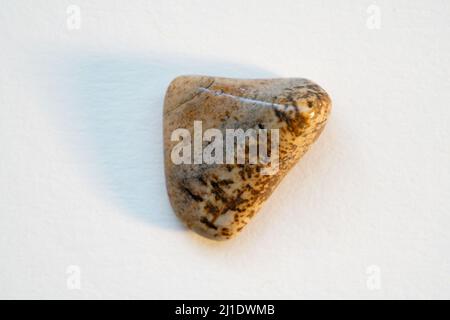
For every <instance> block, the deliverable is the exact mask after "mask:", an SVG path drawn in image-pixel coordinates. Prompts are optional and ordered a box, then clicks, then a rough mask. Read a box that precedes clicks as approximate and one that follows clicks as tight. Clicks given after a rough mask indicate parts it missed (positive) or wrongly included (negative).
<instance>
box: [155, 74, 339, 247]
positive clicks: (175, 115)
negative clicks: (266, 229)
mask: <svg viewBox="0 0 450 320" xmlns="http://www.w3.org/2000/svg"><path fill="white" fill-rule="evenodd" d="M330 110H331V100H330V98H329V96H328V94H327V93H326V92H325V91H324V90H323V89H322V88H321V87H319V86H318V85H317V84H315V83H314V82H311V81H309V80H306V79H301V78H288V79H261V80H241V79H229V78H217V77H208V76H180V77H177V78H176V79H175V80H173V81H172V82H171V83H170V85H169V88H168V89H167V93H166V96H165V101H164V129H163V130H164V157H165V174H166V186H167V191H168V194H169V198H170V202H171V204H172V207H173V209H174V211H175V213H176V215H177V216H178V217H179V218H180V219H181V220H182V221H183V222H184V223H185V224H186V225H187V226H188V227H189V228H191V229H192V230H194V231H195V232H197V233H198V234H200V235H202V236H204V237H207V238H210V239H214V240H224V239H229V238H231V237H233V236H234V235H236V234H237V233H238V232H240V231H241V230H242V229H243V228H244V226H245V225H246V224H247V223H248V222H249V221H250V220H251V218H252V217H253V216H254V215H255V214H256V213H257V212H258V210H259V209H260V207H261V205H262V204H263V202H264V201H265V200H266V199H267V198H268V197H269V196H270V194H271V193H272V192H273V191H274V189H275V187H276V186H277V185H278V184H279V183H280V181H281V180H282V179H283V177H284V175H285V174H286V173H287V172H288V171H289V169H291V168H292V166H294V164H295V163H297V161H298V160H299V159H300V158H301V157H302V155H303V154H304V153H305V152H306V151H307V150H308V148H309V147H310V146H311V144H312V143H313V142H314V141H315V140H316V139H317V137H318V136H319V135H320V133H321V131H322V129H323V128H324V126H325V123H326V120H327V117H328V114H329V112H330ZM208 129H215V130H208ZM240 129H241V130H240ZM199 130H200V131H199ZM242 132H244V133H246V135H245V136H244V137H245V140H244V145H243V147H244V148H241V149H239V146H236V149H234V147H233V146H231V147H230V145H229V144H228V143H227V142H230V141H234V142H236V144H237V141H239V139H238V138H236V135H239V133H240V134H242ZM233 134H234V135H235V136H233ZM228 136H230V137H231V138H233V139H231V138H230V140H228ZM222 137H223V144H220V143H219V142H221V143H222V141H219V140H220V139H221V138H222ZM234 138H236V139H234ZM240 141H241V142H242V140H240ZM213 142H214V146H215V148H212V147H211V146H212V145H213ZM277 142H278V143H277ZM218 143H219V144H218ZM241 146H242V145H241ZM252 147H257V148H255V149H252ZM256 149H257V151H258V153H257V160H258V161H257V162H256V163H255V161H254V160H255V158H253V162H252V163H251V162H250V161H249V158H250V157H251V156H250V151H249V150H253V151H254V150H256ZM239 150H241V153H240V154H241V155H242V154H244V155H245V162H243V161H242V158H241V159H240V160H239ZM263 151H265V152H263ZM242 152H243V153H242ZM211 157H212V158H211ZM211 159H213V160H214V161H212V160H211ZM277 160H278V161H277Z"/></svg>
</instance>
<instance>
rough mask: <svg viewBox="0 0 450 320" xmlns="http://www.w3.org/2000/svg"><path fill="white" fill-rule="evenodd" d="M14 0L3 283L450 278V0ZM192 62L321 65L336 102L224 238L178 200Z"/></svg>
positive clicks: (102, 286)
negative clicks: (165, 122)
mask: <svg viewBox="0 0 450 320" xmlns="http://www.w3.org/2000/svg"><path fill="white" fill-rule="evenodd" d="M69 5H75V6H78V8H79V9H80V14H81V24H80V25H79V26H80V28H78V29H77V28H76V26H75V29H73V28H74V24H73V22H74V21H73V18H74V16H73V14H74V12H75V13H76V9H75V11H73V10H74V8H77V7H70V6H69ZM0 7H1V10H0V149H1V156H0V297H1V298H68V299H76V298H191V299H195V298H213V299H225V298H237V299H238V298H268V299H270V298H375V299H377V298H450V234H449V231H450V216H449V214H450V126H449V123H450V104H449V100H450V81H449V71H450V40H449V39H450V23H449V17H450V2H449V1H446V0H441V1H439V0H433V1H425V0H423V1H406V0H404V1H399V0H396V1H365V0H360V1H332V0H329V1H317V0H316V1H312V0H311V1H300V0H295V1H287V0H283V1H281V0H280V1H256V0H254V1H242V0H235V1H223V0H221V1H216V0H208V1H181V0H180V1H167V0H164V1H144V0H140V1H126V0H123V1H107V0H105V1H99V0H97V1H81V0H79V1H76V0H73V1H59V0H58V1H56V0H54V1H48V0H45V1H44V0H41V1H16V0H15V1H13V0H11V1H6V0H1V1H0ZM68 8H69V11H67V9H68ZM378 9H379V13H380V15H379V16H378ZM378 18H380V19H378ZM75 23H76V21H75ZM378 27H379V28H378ZM180 74H206V75H217V76H229V77H237V78H239V77H242V78H255V77H256V78H257V77H306V78H310V79H312V80H314V81H316V82H317V83H319V84H320V85H321V86H323V87H324V88H325V89H326V90H327V91H328V92H329V93H330V95H331V97H332V99H333V102H334V108H333V113H332V115H331V118H330V120H329V123H328V125H327V128H326V130H325V131H324V132H323V134H322V136H321V138H320V139H319V140H318V141H317V143H316V144H315V145H314V146H313V148H312V149H311V150H310V152H309V153H308V154H307V155H306V156H305V157H304V158H303V159H302V161H300V163H299V164H298V165H297V166H296V167H295V168H294V169H292V171H291V173H290V174H289V175H288V176H287V177H286V179H285V180H284V181H283V183H282V184H281V185H280V186H279V188H278V189H277V191H276V192H275V194H273V196H272V197H271V198H270V199H269V200H268V202H267V203H266V205H265V206H264V208H263V209H262V210H261V211H260V214H259V215H258V216H257V217H256V218H255V219H254V220H253V222H252V223H251V224H250V225H249V226H248V227H247V228H246V230H245V231H244V232H243V233H242V234H241V235H240V236H239V237H237V238H235V239H234V240H231V241H228V242H222V243H216V242H211V241H209V240H206V239H203V238H200V237H199V236H197V235H195V234H194V233H193V232H190V231H188V230H186V229H185V228H184V227H183V226H182V225H181V224H180V223H179V222H178V220H177V219H176V217H175V216H174V214H173V213H172V211H171V208H170V206H169V202H168V198H167V195H166V191H165V186H164V174H163V156H162V154H163V153H162V148H163V145H162V136H161V131H162V130H161V129H162V128H161V126H162V102H163V97H164V93H165V89H166V87H167V85H168V83H169V82H170V80H171V79H172V78H174V77H175V76H177V75H180ZM71 266H72V267H71ZM78 276H79V277H78ZM77 279H79V282H77V281H76V280H77ZM77 284H79V286H77Z"/></svg>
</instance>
